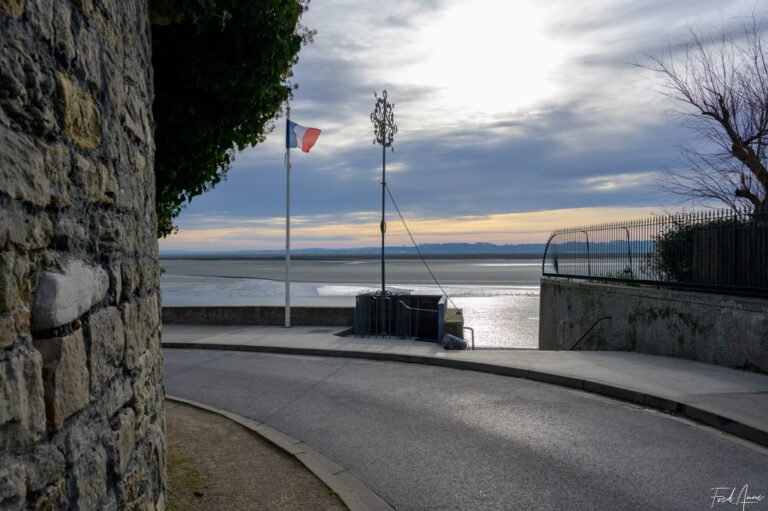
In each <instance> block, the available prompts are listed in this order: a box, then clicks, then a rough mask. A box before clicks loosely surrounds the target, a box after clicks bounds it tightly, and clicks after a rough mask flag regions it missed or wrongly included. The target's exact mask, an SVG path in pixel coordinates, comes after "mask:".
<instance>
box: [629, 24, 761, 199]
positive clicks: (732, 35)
mask: <svg viewBox="0 0 768 511" xmlns="http://www.w3.org/2000/svg"><path fill="white" fill-rule="evenodd" d="M764 29H765V27H764V24H763V22H761V21H760V20H758V19H757V18H756V17H755V16H752V18H751V21H750V22H749V23H747V24H744V25H742V26H740V27H739V29H738V30H735V31H728V30H727V29H726V28H723V29H722V30H721V31H720V32H719V33H718V34H716V35H709V36H707V35H701V34H699V33H696V32H694V31H691V32H690V40H689V41H688V42H686V43H685V44H683V45H678V46H672V45H669V46H667V47H666V49H664V50H663V51H662V52H661V54H660V55H657V56H652V57H650V63H649V64H647V65H641V67H644V68H646V69H650V70H652V71H655V72H656V73H658V74H659V75H661V78H662V83H663V86H664V91H663V93H664V94H665V95H667V96H668V97H670V98H672V99H674V100H676V101H678V102H679V103H682V104H684V106H685V107H686V108H685V110H684V112H683V113H684V115H685V116H686V121H687V125H688V126H689V127H690V128H692V129H693V130H694V131H695V132H696V133H698V134H699V135H700V137H699V140H698V141H697V142H694V143H693V144H691V145H688V146H686V147H684V148H683V160H684V162H685V163H686V166H687V167H688V168H687V169H685V170H668V171H667V173H666V175H665V177H664V179H663V181H662V182H661V185H662V187H663V188H664V189H666V190H668V191H671V192H674V193H676V194H679V195H683V196H685V197H689V198H692V199H716V200H719V201H722V202H724V203H726V204H728V205H729V206H731V207H733V208H736V207H737V206H745V205H749V206H750V207H751V208H752V209H753V211H761V212H764V211H768V169H767V168H766V165H767V164H768V154H767V152H766V151H767V150H766V148H767V146H768V58H766V54H765V49H766V34H765V30H764Z"/></svg>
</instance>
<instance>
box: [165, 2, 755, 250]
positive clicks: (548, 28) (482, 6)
mask: <svg viewBox="0 0 768 511" xmlns="http://www.w3.org/2000/svg"><path fill="white" fill-rule="evenodd" d="M753 8H754V5H753V4H752V3H751V1H742V0H734V1H731V2H728V3H722V2H720V1H715V0H680V1H678V2H669V1H667V0H648V1H645V2H636V1H634V0H631V1H630V0H621V1H619V0H578V1H572V0H568V1H565V0H552V1H550V2H547V3H546V4H545V3H541V2H535V1H533V0H520V1H519V2H517V1H516V2H507V1H506V0H498V2H497V3H494V2H493V1H492V0H478V1H477V2H470V1H469V0H431V1H428V2H425V1H417V0H393V1H391V2H384V3H382V2H374V1H373V0H326V1H323V2H315V3H312V5H311V8H310V10H309V12H308V13H307V15H306V17H305V19H304V23H305V24H306V25H307V26H309V27H311V28H316V29H317V30H318V34H317V37H316V38H315V43H314V44H312V45H310V46H308V47H306V48H304V49H303V50H302V53H301V55H300V60H299V64H298V65H297V67H296V69H295V77H294V81H295V82H296V83H298V84H299V85H300V88H299V89H298V91H297V92H296V94H295V98H294V100H293V102H292V105H291V106H292V113H291V115H292V119H294V120H295V121H296V122H299V123H301V124H303V125H305V126H313V127H317V128H320V129H322V135H321V136H320V139H319V141H318V142H317V144H316V145H315V147H314V148H313V149H312V152H311V153H309V154H303V153H300V152H296V151H294V152H293V153H292V164H293V170H292V184H291V190H292V209H293V214H294V215H295V218H297V219H298V220H297V225H302V226H304V225H309V224H312V223H313V222H315V223H318V224H317V225H315V226H314V227H312V228H311V229H310V230H307V231H305V232H304V234H303V236H304V237H305V238H304V239H307V240H309V239H311V240H313V243H314V244H315V246H318V245H323V240H327V242H328V244H345V243H346V244H352V245H360V244H361V243H363V242H366V240H369V238H370V236H369V235H368V234H365V235H363V234H361V233H362V232H367V231H365V230H361V229H360V225H361V223H362V225H366V226H371V225H373V226H375V224H376V223H377V222H378V220H377V217H376V211H377V210H379V209H380V201H381V188H380V185H379V184H378V183H379V181H380V176H381V171H380V168H381V156H382V155H381V148H380V147H378V146H374V145H373V144H372V140H373V126H372V125H371V122H370V119H369V116H370V112H371V110H372V109H373V105H374V96H373V92H374V91H377V92H379V93H380V92H381V90H382V89H384V88H386V89H387V90H388V92H389V98H390V100H391V101H392V102H393V103H395V121H396V122H397V124H398V127H399V132H398V134H397V136H396V138H395V143H394V149H395V150H394V152H390V151H387V153H386V158H387V165H388V168H389V170H390V173H391V174H389V175H388V182H389V184H390V188H391V190H392V192H393V194H394V196H395V199H396V200H397V201H398V204H399V206H400V208H401V209H402V210H403V212H404V214H405V215H406V217H407V218H410V219H421V220H420V221H421V222H422V223H421V227H424V228H425V229H426V230H427V232H429V233H432V234H430V235H435V236H437V235H438V231H437V230H433V229H432V227H433V226H436V225H438V224H440V222H441V221H443V222H444V223H442V224H440V225H444V226H451V225H453V226H455V228H456V230H455V231H454V232H453V234H451V233H450V232H448V231H440V232H439V236H442V237H443V238H450V239H451V240H453V241H457V240H458V241H460V240H461V237H462V236H464V237H465V238H467V239H469V238H471V239H473V240H477V241H483V240H482V239H480V238H481V237H482V236H483V235H488V236H496V235H497V234H498V233H496V232H495V231H493V230H492V229H491V230H486V231H477V232H473V231H470V230H465V229H463V227H461V226H467V225H472V226H478V225H479V224H473V223H472V222H469V221H464V220H462V221H458V220H456V219H466V218H474V217H478V218H483V219H488V218H490V217H492V216H494V215H506V214H517V213H525V212H538V211H556V210H562V209H569V210H573V211H576V210H579V211H581V210H594V211H607V210H606V209H600V208H617V207H625V208H626V207H629V208H657V209H659V207H660V206H663V204H664V203H665V202H666V201H668V200H669V199H668V198H667V197H665V196H663V195H661V194H660V193H659V191H658V190H657V189H656V188H655V185H654V182H653V181H654V179H652V178H653V177H654V176H655V175H656V174H657V173H658V172H659V171H660V170H662V169H664V168H667V167H674V166H675V165H676V163H677V151H678V149H677V147H678V146H679V145H680V144H681V143H683V142H685V141H687V140H688V139H690V136H691V135H690V133H689V132H688V131H686V129H685V128H684V127H683V126H681V124H680V121H679V119H676V118H674V117H671V116H670V115H669V114H668V111H669V110H671V109H672V108H673V104H672V103H670V102H669V101H668V100H667V99H666V98H664V97H663V96H661V95H659V94H658V93H657V90H656V89H658V82H656V78H655V77H654V76H653V75H652V74H650V73H648V72H646V71H644V70H642V69H640V68H638V67H636V66H632V65H630V64H629V63H630V62H632V61H633V59H636V58H637V56H642V55H644V54H647V53H652V52H654V51H657V49H658V48H660V47H661V46H662V45H663V44H665V42H666V41H667V40H674V39H675V38H678V37H684V35H685V33H686V31H687V30H688V29H689V28H699V27H711V26H717V25H718V23H721V22H722V20H729V19H733V18H734V17H735V16H739V15H744V14H750V13H751V12H752V10H753ZM575 13H578V15H576V14H575ZM502 14H504V16H502ZM534 29H535V30H534ZM483 30H485V31H486V32H487V31H494V30H495V33H493V34H488V33H483V32H482V31H483ZM497 35H498V37H496V36H497ZM427 36H429V37H427ZM543 40H545V41H548V42H547V45H548V46H547V47H546V48H542V45H541V43H540V41H543ZM550 43H551V44H550ZM441 50H442V53H441ZM478 63H479V64H480V65H478ZM416 71H421V72H416ZM530 77H535V80H533V81H531V80H529V78H530ZM539 83H540V84H542V85H541V87H538V86H537V85H536V84H539ZM525 84H528V85H525ZM531 84H533V85H531ZM526 87H527V88H526ZM531 87H533V89H532V88H531ZM537 87H538V89H540V90H538V89H537ZM283 137H284V134H283V132H282V120H280V121H279V122H278V123H277V129H276V130H275V132H274V133H272V134H270V135H269V136H268V137H267V140H266V142H265V143H263V144H260V145H259V146H258V147H256V148H253V149H248V150H246V151H245V152H243V153H241V154H239V155H238V157H237V159H236V160H235V163H234V165H233V168H232V170H231V172H230V174H229V178H228V180H227V181H225V182H222V183H220V184H219V185H218V186H217V187H216V189H215V190H213V191H211V192H209V193H207V194H205V195H203V196H201V197H197V198H195V200H194V201H193V202H192V204H191V205H190V206H189V207H188V208H187V209H186V210H185V211H184V212H183V213H182V215H181V217H180V219H179V225H180V227H181V234H180V235H179V236H178V237H176V238H172V239H170V240H165V241H163V242H161V243H162V246H163V247H168V246H172V245H174V244H175V243H182V241H181V240H185V241H183V243H192V241H190V240H192V239H193V238H192V236H193V235H192V234H189V235H187V234H186V233H187V232H190V233H192V232H194V240H195V241H194V242H195V243H200V244H210V243H212V242H209V241H206V238H205V235H208V236H211V239H226V240H233V239H239V238H238V236H239V234H237V233H240V232H241V231H240V230H239V229H245V231H242V232H243V233H244V234H243V236H246V235H247V236H248V237H247V238H243V239H244V240H245V239H247V240H248V243H257V244H272V245H270V246H276V245H277V246H279V243H278V240H279V239H280V238H281V236H282V234H281V232H280V228H279V225H277V223H279V222H278V221H279V220H280V219H281V218H282V216H283V215H284V208H285V186H286V182H285V170H284V166H283V158H284V151H285V149H284V148H283V144H284V142H283ZM387 207H388V208H389V209H390V211H391V205H388V206H387ZM595 208H597V209H595ZM553 218H557V219H559V220H560V221H563V220H565V219H567V217H565V216H563V215H557V214H553ZM608 218H610V217H608ZM301 219H307V220H306V222H307V223H306V224H301V222H302V221H303V220H301ZM426 219H431V220H430V221H431V222H434V223H433V224H430V223H425V222H427V220H426ZM605 220H606V218H604V219H596V221H599V222H603V221H605ZM484 221H485V220H484ZM276 222H277V223H276ZM320 224H322V225H320ZM313 225H314V224H313ZM483 225H486V226H487V225H490V224H489V223H487V221H486V223H485V224H483ZM514 225H517V224H514V223H510V224H509V225H508V226H507V227H508V228H509V226H514ZM345 226H358V229H347V227H345ZM460 227H461V228H460ZM366 228H367V227H366ZM513 228H514V227H513ZM307 229H309V227H307ZM217 233H218V234H217ZM225 233H227V234H226V236H225ZM246 233H247V234H246ZM220 236H224V238H220ZM259 236H263V238H262V239H261V241H259ZM371 236H374V237H375V229H374V234H373V235H371ZM510 236H512V235H510ZM174 239H175V240H177V241H173V240H174ZM488 241H492V240H490V239H489V240H488ZM227 243H230V241H227ZM214 245H215V243H214ZM201 246H202V245H201ZM249 246H250V245H249Z"/></svg>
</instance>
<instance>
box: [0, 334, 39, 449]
mask: <svg viewBox="0 0 768 511" xmlns="http://www.w3.org/2000/svg"><path fill="white" fill-rule="evenodd" d="M2 356H3V357H7V358H5V359H4V360H1V361H0V449H3V450H9V449H13V448H19V447H25V446H29V445H31V444H33V443H35V442H37V441H38V440H40V439H41V438H42V437H43V434H44V433H45V401H44V400H43V379H42V375H43V374H42V373H43V370H42V360H41V357H40V354H39V353H38V352H36V351H34V350H30V349H26V348H24V347H21V348H20V349H18V350H13V351H10V352H6V353H2Z"/></svg>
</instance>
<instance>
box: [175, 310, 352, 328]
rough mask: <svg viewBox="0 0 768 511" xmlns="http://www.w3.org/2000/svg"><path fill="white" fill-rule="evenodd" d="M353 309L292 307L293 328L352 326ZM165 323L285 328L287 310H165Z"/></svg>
mask: <svg viewBox="0 0 768 511" xmlns="http://www.w3.org/2000/svg"><path fill="white" fill-rule="evenodd" d="M354 315H355V308H354V307H291V325H293V326H349V327H351V326H352V325H353V323H354ZM163 323H166V324H185V325H265V326H283V325H285V307H281V306H279V307H278V306H276V307H257V306H241V307H163Z"/></svg>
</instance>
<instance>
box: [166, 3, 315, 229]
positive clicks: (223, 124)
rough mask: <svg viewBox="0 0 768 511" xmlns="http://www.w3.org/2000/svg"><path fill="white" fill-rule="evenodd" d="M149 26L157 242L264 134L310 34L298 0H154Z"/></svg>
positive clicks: (287, 92)
mask: <svg viewBox="0 0 768 511" xmlns="http://www.w3.org/2000/svg"><path fill="white" fill-rule="evenodd" d="M153 6H154V7H156V8H157V6H160V7H159V8H160V9H161V16H156V20H157V19H159V20H160V21H159V22H158V21H153V25H152V64H153V68H154V82H155V101H154V106H153V113H154V119H155V144H156V153H155V180H156V185H157V187H156V189H157V203H156V204H157V217H158V235H159V236H167V235H168V234H170V233H172V232H173V231H174V225H173V222H174V219H175V218H176V217H177V216H178V214H179V213H180V211H181V208H182V207H183V206H184V205H185V204H186V203H188V202H189V201H191V200H192V198H193V197H195V196H197V195H200V194H202V193H204V192H206V191H208V190H210V189H211V188H213V187H214V186H216V184H217V183H219V182H220V181H221V180H222V179H224V178H225V177H226V174H227V171H228V170H229V168H230V166H231V164H232V161H233V159H234V156H235V152H236V151H239V150H243V149H245V148H246V147H249V146H253V145H256V144H257V143H259V142H262V141H263V140H264V137H265V135H266V134H267V133H268V132H269V131H270V130H271V129H272V127H273V121H274V119H275V118H276V116H277V115H278V114H279V113H280V110H281V105H282V104H283V103H284V102H285V101H286V99H287V98H288V97H289V96H290V94H291V90H292V86H291V85H290V83H289V79H290V77H291V69H292V67H293V65H294V64H296V62H297V61H298V53H299V50H300V48H301V46H302V44H303V43H307V42H309V41H311V38H312V35H313V33H312V32H311V31H309V30H307V29H306V28H305V27H303V26H302V25H301V24H300V23H299V21H300V18H301V16H302V14H303V13H304V12H305V11H306V9H307V7H308V0H172V1H171V2H170V3H169V2H168V0H155V2H154V3H153Z"/></svg>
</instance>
